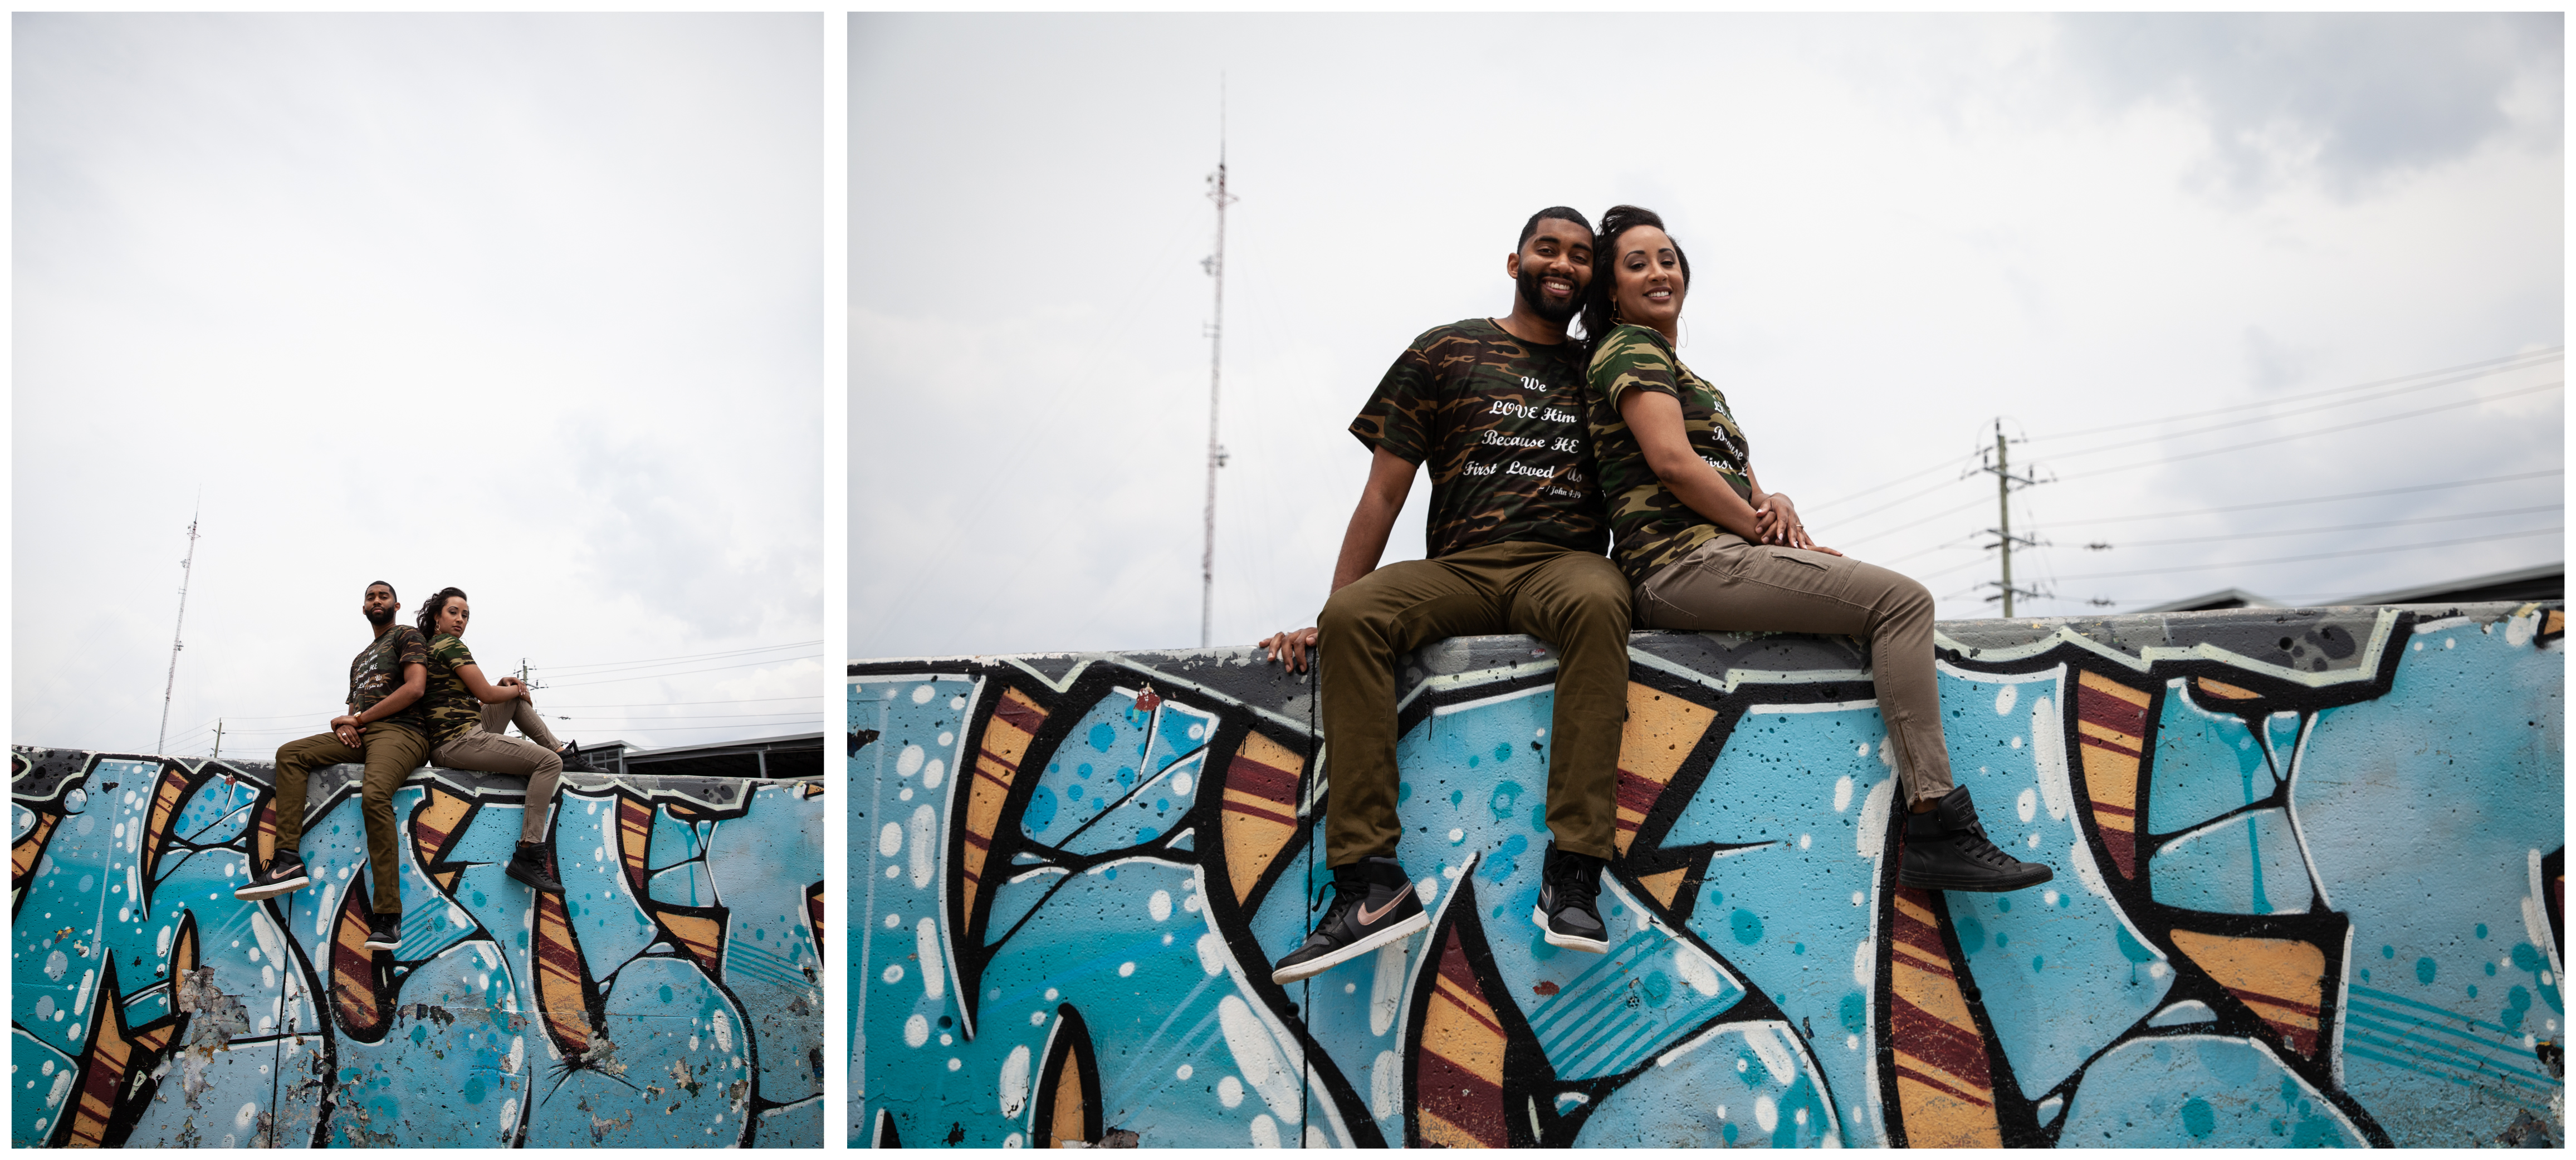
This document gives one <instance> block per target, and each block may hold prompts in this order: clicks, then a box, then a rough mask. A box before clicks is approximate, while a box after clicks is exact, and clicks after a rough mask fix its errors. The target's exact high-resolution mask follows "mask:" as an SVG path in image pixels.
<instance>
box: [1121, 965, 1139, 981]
mask: <svg viewBox="0 0 2576 1160" xmlns="http://www.w3.org/2000/svg"><path fill="white" fill-rule="evenodd" d="M1135 973H1136V964H1134V963H1132V962H1128V963H1120V964H1118V977H1119V978H1122V979H1124V978H1126V977H1127V976H1129V975H1133V974H1135Z"/></svg>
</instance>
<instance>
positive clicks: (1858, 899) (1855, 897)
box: [1852, 890, 1869, 906]
mask: <svg viewBox="0 0 2576 1160" xmlns="http://www.w3.org/2000/svg"><path fill="white" fill-rule="evenodd" d="M1868 901H1869V896H1868V895H1866V894H1863V893H1861V892H1860V891H1857V890H1855V891H1852V905H1854V906H1859V905H1862V904H1864V903H1866V902H1868Z"/></svg>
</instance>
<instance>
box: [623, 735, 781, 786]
mask: <svg viewBox="0 0 2576 1160" xmlns="http://www.w3.org/2000/svg"><path fill="white" fill-rule="evenodd" d="M581 752H582V756H584V757H587V758H589V759H591V760H592V761H593V762H595V763H597V764H598V765H599V766H600V767H601V768H604V769H607V770H610V771H611V772H614V773H618V774H636V775H648V776H654V777H821V776H823V735H822V734H820V733H791V734H787V735H785V736H781V737H755V738H750V739H748V740H743V741H717V742H710V743H708V744H705V745H682V746H678V747H676V748H671V749H629V748H627V747H626V743H625V742H623V741H604V742H601V743H599V744H597V745H584V746H582V748H581Z"/></svg>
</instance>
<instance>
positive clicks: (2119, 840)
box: [2093, 826, 2138, 878]
mask: <svg viewBox="0 0 2576 1160" xmlns="http://www.w3.org/2000/svg"><path fill="white" fill-rule="evenodd" d="M2093 832H2094V833H2097V834H2100V835H2102V848H2103V849H2106V850H2109V851H2110V852H2111V860H2112V861H2114V862H2117V863H2119V864H2120V876H2121V877H2123V878H2135V877H2137V876H2138V838H2137V835H2135V834H2132V833H2130V832H2129V831H2127V830H2117V829H2113V828H2111V827H2109V826H2099V827H2096V828H2095V829H2094V831H2093Z"/></svg>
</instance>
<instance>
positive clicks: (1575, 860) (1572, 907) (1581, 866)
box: [1530, 842, 1610, 955]
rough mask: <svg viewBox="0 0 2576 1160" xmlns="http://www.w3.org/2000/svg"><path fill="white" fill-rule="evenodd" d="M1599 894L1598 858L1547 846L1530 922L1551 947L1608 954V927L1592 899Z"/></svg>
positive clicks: (1599, 865)
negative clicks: (1534, 907)
mask: <svg viewBox="0 0 2576 1160" xmlns="http://www.w3.org/2000/svg"><path fill="white" fill-rule="evenodd" d="M1600 894H1601V859H1599V858H1595V857H1593V856H1591V855H1590V854H1577V853H1575V852H1574V851H1572V850H1559V849H1557V848H1556V843H1554V842H1550V843H1548V844H1547V862H1546V865H1545V868H1544V869H1542V870H1541V871H1540V872H1539V885H1538V908H1537V909H1535V910H1532V911H1530V921H1531V922H1535V923H1537V924H1538V928H1539V929H1540V930H1542V931H1545V932H1546V933H1547V941H1548V943H1549V944H1550V945H1553V946H1560V947H1564V948H1566V949H1568V950H1577V951H1590V952H1592V953H1593V954H1596V955H1600V954H1608V953H1610V928H1609V927H1608V926H1607V925H1604V924H1603V923H1602V921H1601V912H1600V911H1599V910H1598V909H1596V908H1595V907H1594V904H1593V899H1595V898H1597V897H1599V896H1600Z"/></svg>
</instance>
